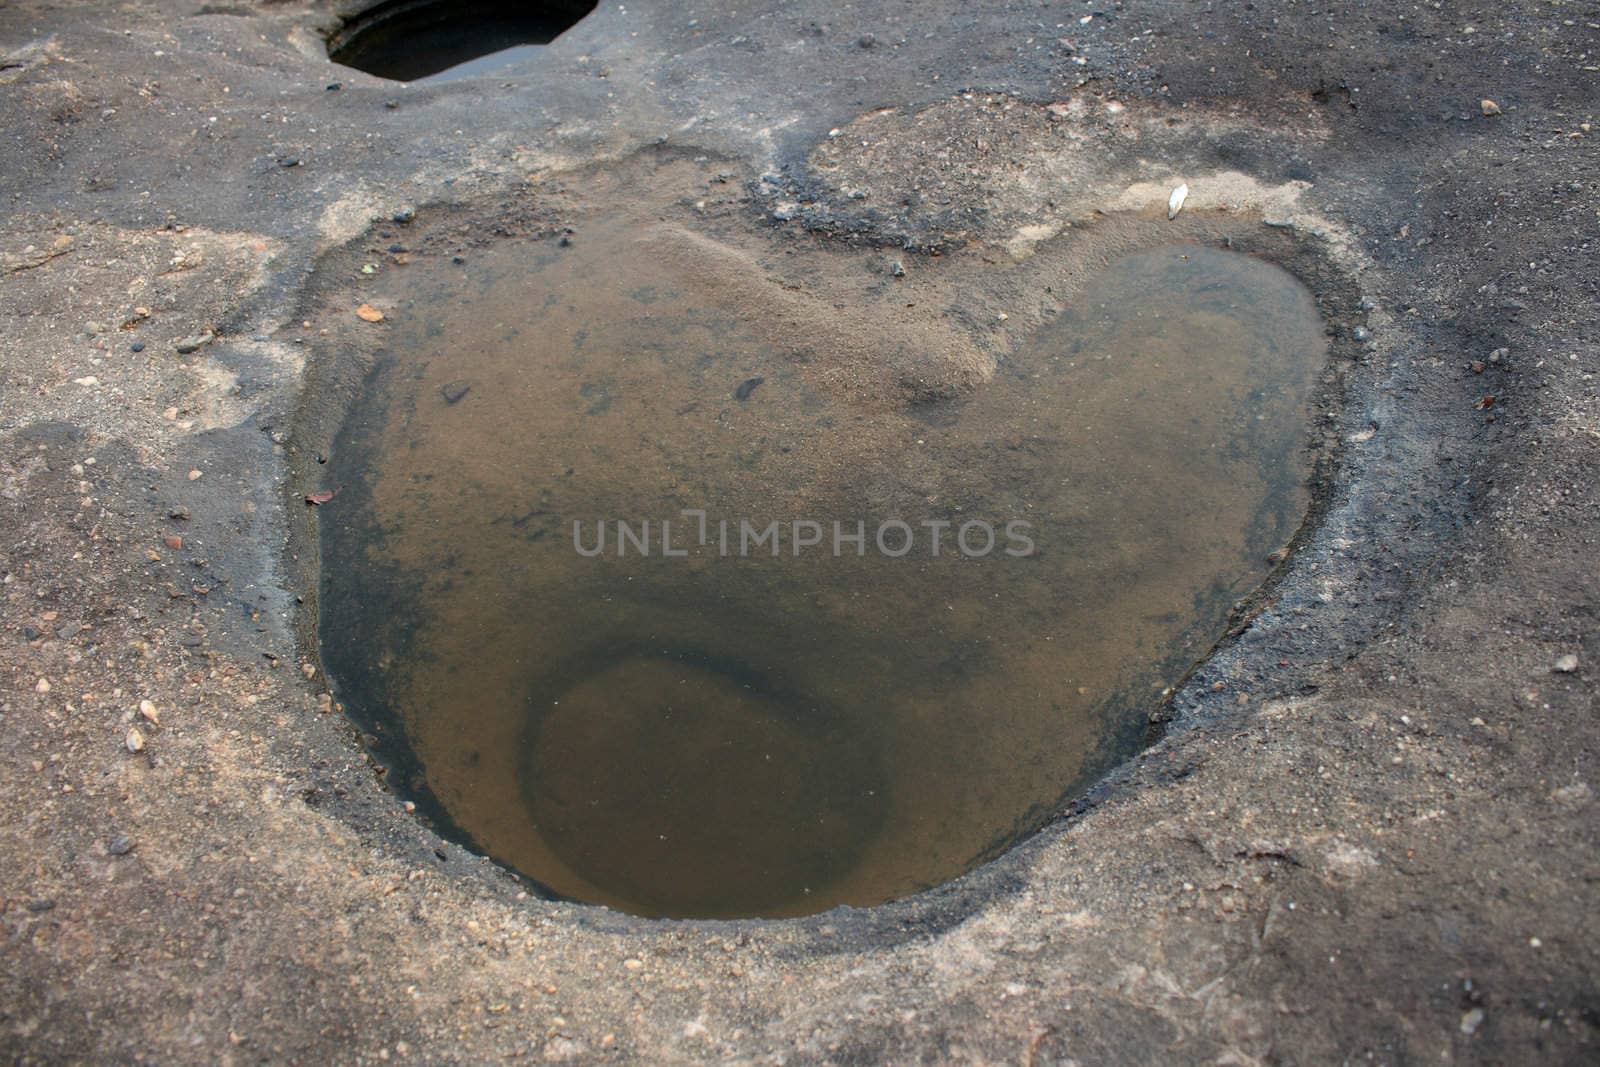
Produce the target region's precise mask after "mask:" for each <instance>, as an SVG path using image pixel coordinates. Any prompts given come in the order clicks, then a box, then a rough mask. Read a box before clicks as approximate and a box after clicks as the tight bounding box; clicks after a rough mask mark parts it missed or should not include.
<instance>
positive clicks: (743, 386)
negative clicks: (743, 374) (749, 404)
mask: <svg viewBox="0 0 1600 1067" xmlns="http://www.w3.org/2000/svg"><path fill="white" fill-rule="evenodd" d="M764 381H766V379H765V378H763V377H761V376H760V375H757V376H756V377H754V378H746V379H745V380H744V381H742V382H740V383H739V387H738V388H737V389H735V390H734V391H733V398H734V399H735V400H749V399H750V394H751V393H753V392H755V391H756V387H757V386H759V385H760V384H761V383H762V382H764Z"/></svg>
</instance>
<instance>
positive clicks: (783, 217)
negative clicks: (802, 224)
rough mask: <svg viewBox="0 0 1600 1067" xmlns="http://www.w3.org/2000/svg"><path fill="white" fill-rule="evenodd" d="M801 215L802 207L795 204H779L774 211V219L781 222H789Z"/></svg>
mask: <svg viewBox="0 0 1600 1067" xmlns="http://www.w3.org/2000/svg"><path fill="white" fill-rule="evenodd" d="M799 214H800V205H799V204H795V203H788V204H779V205H778V206H777V207H775V208H773V210H772V217H773V218H775V219H777V220H778V221H779V222H788V221H789V220H790V219H792V218H794V217H795V216H797V215H799Z"/></svg>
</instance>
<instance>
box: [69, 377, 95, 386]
mask: <svg viewBox="0 0 1600 1067" xmlns="http://www.w3.org/2000/svg"><path fill="white" fill-rule="evenodd" d="M72 384H74V385H99V384H100V379H99V378H96V377H95V376H94V375H92V374H91V375H89V376H87V377H84V378H74V379H72Z"/></svg>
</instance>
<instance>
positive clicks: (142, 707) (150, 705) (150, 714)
mask: <svg viewBox="0 0 1600 1067" xmlns="http://www.w3.org/2000/svg"><path fill="white" fill-rule="evenodd" d="M139 714H140V715H143V716H144V717H145V718H146V719H147V720H149V721H150V722H153V723H156V724H157V725H159V724H160V722H161V712H160V711H158V710H157V709H156V706H155V703H154V702H153V701H149V700H141V701H139Z"/></svg>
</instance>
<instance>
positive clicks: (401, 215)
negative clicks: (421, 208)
mask: <svg viewBox="0 0 1600 1067" xmlns="http://www.w3.org/2000/svg"><path fill="white" fill-rule="evenodd" d="M416 217H417V212H416V209H415V208H410V207H403V208H401V209H400V210H399V211H396V212H395V213H394V215H393V218H394V221H396V222H400V223H406V222H410V221H411V220H412V219H414V218H416Z"/></svg>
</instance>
